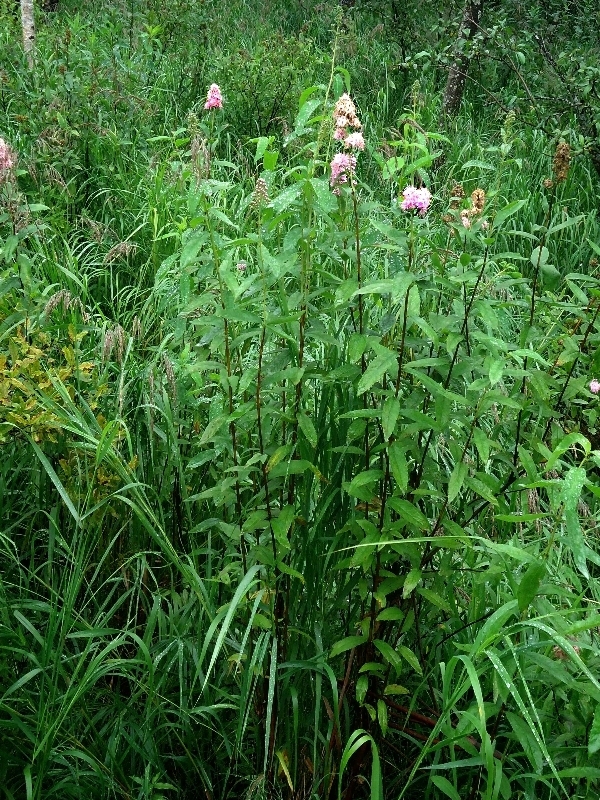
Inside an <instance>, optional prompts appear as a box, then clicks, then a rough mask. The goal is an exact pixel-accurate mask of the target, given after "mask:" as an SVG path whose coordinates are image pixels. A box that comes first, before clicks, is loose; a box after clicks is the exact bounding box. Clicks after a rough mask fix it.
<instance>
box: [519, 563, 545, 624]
mask: <svg viewBox="0 0 600 800" xmlns="http://www.w3.org/2000/svg"><path fill="white" fill-rule="evenodd" d="M545 574H546V564H545V562H544V561H536V562H534V563H533V564H530V565H529V567H528V568H527V570H526V572H525V574H524V575H523V577H522V578H521V582H520V583H519V587H518V589H517V601H518V603H519V611H520V612H521V613H523V611H525V610H526V609H527V608H529V604H530V603H531V601H532V600H533V598H534V597H535V596H536V594H537V591H538V589H539V587H540V583H541V582H542V578H543V577H544V575H545Z"/></svg>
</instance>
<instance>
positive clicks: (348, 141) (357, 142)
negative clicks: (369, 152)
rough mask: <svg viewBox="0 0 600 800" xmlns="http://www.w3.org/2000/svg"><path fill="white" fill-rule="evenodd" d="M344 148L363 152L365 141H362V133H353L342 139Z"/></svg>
mask: <svg viewBox="0 0 600 800" xmlns="http://www.w3.org/2000/svg"><path fill="white" fill-rule="evenodd" d="M334 135H335V134H334ZM344 147H347V148H348V149H349V150H364V149H365V140H364V139H363V135H362V133H361V132H360V131H355V132H354V133H350V134H348V136H346V138H345V139H344Z"/></svg>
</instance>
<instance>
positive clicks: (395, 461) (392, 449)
mask: <svg viewBox="0 0 600 800" xmlns="http://www.w3.org/2000/svg"><path fill="white" fill-rule="evenodd" d="M388 457H389V459H390V469H391V470H392V475H393V476H394V480H395V481H396V483H397V484H398V488H399V489H400V491H401V492H402V493H403V494H404V492H406V490H407V489H408V464H407V463H406V456H405V455H404V447H402V445H401V444H400V443H399V442H392V444H390V445H389V447H388Z"/></svg>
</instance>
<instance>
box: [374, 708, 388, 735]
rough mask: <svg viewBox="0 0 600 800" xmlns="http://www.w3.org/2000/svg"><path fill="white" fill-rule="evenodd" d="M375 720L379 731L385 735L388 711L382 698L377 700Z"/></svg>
mask: <svg viewBox="0 0 600 800" xmlns="http://www.w3.org/2000/svg"><path fill="white" fill-rule="evenodd" d="M377 722H378V723H379V727H380V728H381V732H382V733H383V735H384V736H385V735H386V734H387V729H388V711H387V706H386V704H385V702H384V701H383V700H378V701H377Z"/></svg>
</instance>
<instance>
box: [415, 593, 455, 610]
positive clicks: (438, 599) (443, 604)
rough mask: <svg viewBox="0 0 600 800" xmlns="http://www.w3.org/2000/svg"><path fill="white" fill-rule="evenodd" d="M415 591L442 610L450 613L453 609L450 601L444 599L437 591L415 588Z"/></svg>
mask: <svg viewBox="0 0 600 800" xmlns="http://www.w3.org/2000/svg"><path fill="white" fill-rule="evenodd" d="M417 592H418V593H419V594H420V595H421V597H424V598H425V600H429V602H430V603H431V604H432V605H434V606H437V607H438V608H441V609H442V611H445V612H446V613H447V614H452V612H453V609H452V606H451V605H450V603H449V602H448V601H447V600H444V598H443V597H442V596H441V595H439V594H438V593H437V592H434V591H433V590H432V589H417Z"/></svg>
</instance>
